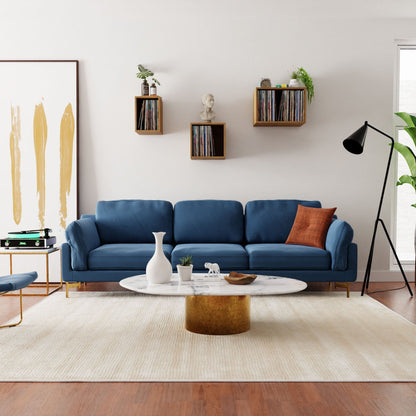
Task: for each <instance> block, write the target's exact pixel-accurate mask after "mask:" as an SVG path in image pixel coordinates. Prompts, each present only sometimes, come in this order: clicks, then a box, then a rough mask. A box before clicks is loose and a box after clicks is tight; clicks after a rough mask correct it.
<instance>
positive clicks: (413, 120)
mask: <svg viewBox="0 0 416 416" xmlns="http://www.w3.org/2000/svg"><path fill="white" fill-rule="evenodd" d="M394 114H396V116H399V117H400V118H401V119H403V120H404V122H405V123H406V124H407V125H408V126H409V127H416V117H415V116H412V115H411V114H409V113H405V112H399V113H394Z"/></svg>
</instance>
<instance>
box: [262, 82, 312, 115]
mask: <svg viewBox="0 0 416 416" xmlns="http://www.w3.org/2000/svg"><path fill="white" fill-rule="evenodd" d="M304 103H305V91H304V90H297V89H288V90H285V89H283V90H281V89H277V90H275V89H268V90H261V89H259V90H257V119H258V121H304V117H305V114H304Z"/></svg>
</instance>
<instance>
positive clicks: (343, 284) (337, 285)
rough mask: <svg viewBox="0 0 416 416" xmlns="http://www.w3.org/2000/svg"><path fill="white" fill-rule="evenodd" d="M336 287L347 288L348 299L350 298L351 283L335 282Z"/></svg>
mask: <svg viewBox="0 0 416 416" xmlns="http://www.w3.org/2000/svg"><path fill="white" fill-rule="evenodd" d="M335 287H345V288H346V289H347V298H349V297H350V282H345V283H344V282H335Z"/></svg>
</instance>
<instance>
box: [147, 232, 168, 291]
mask: <svg viewBox="0 0 416 416" xmlns="http://www.w3.org/2000/svg"><path fill="white" fill-rule="evenodd" d="M165 234H166V233H165V232H163V231H161V232H157V233H153V235H154V236H155V243H156V248H155V253H154V254H153V257H152V258H151V259H150V260H149V262H148V263H147V265H146V278H147V281H148V282H149V283H151V284H160V283H168V282H169V281H170V279H171V277H172V266H171V264H170V262H169V260H168V259H167V258H166V256H165V253H164V252H163V237H164V235H165Z"/></svg>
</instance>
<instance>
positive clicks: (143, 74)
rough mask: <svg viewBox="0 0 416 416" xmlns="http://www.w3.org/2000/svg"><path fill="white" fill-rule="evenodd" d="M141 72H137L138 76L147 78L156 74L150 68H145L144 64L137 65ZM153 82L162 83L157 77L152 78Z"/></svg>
mask: <svg viewBox="0 0 416 416" xmlns="http://www.w3.org/2000/svg"><path fill="white" fill-rule="evenodd" d="M137 69H138V70H139V72H138V73H137V74H136V76H137V78H140V79H143V80H146V79H147V78H149V77H153V75H155V74H154V73H153V72H152V71H151V70H150V69H147V68H145V67H144V66H143V65H140V64H139V65H137ZM152 80H153V82H156V84H157V85H160V82H159V81H158V80H157V79H156V78H152Z"/></svg>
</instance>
